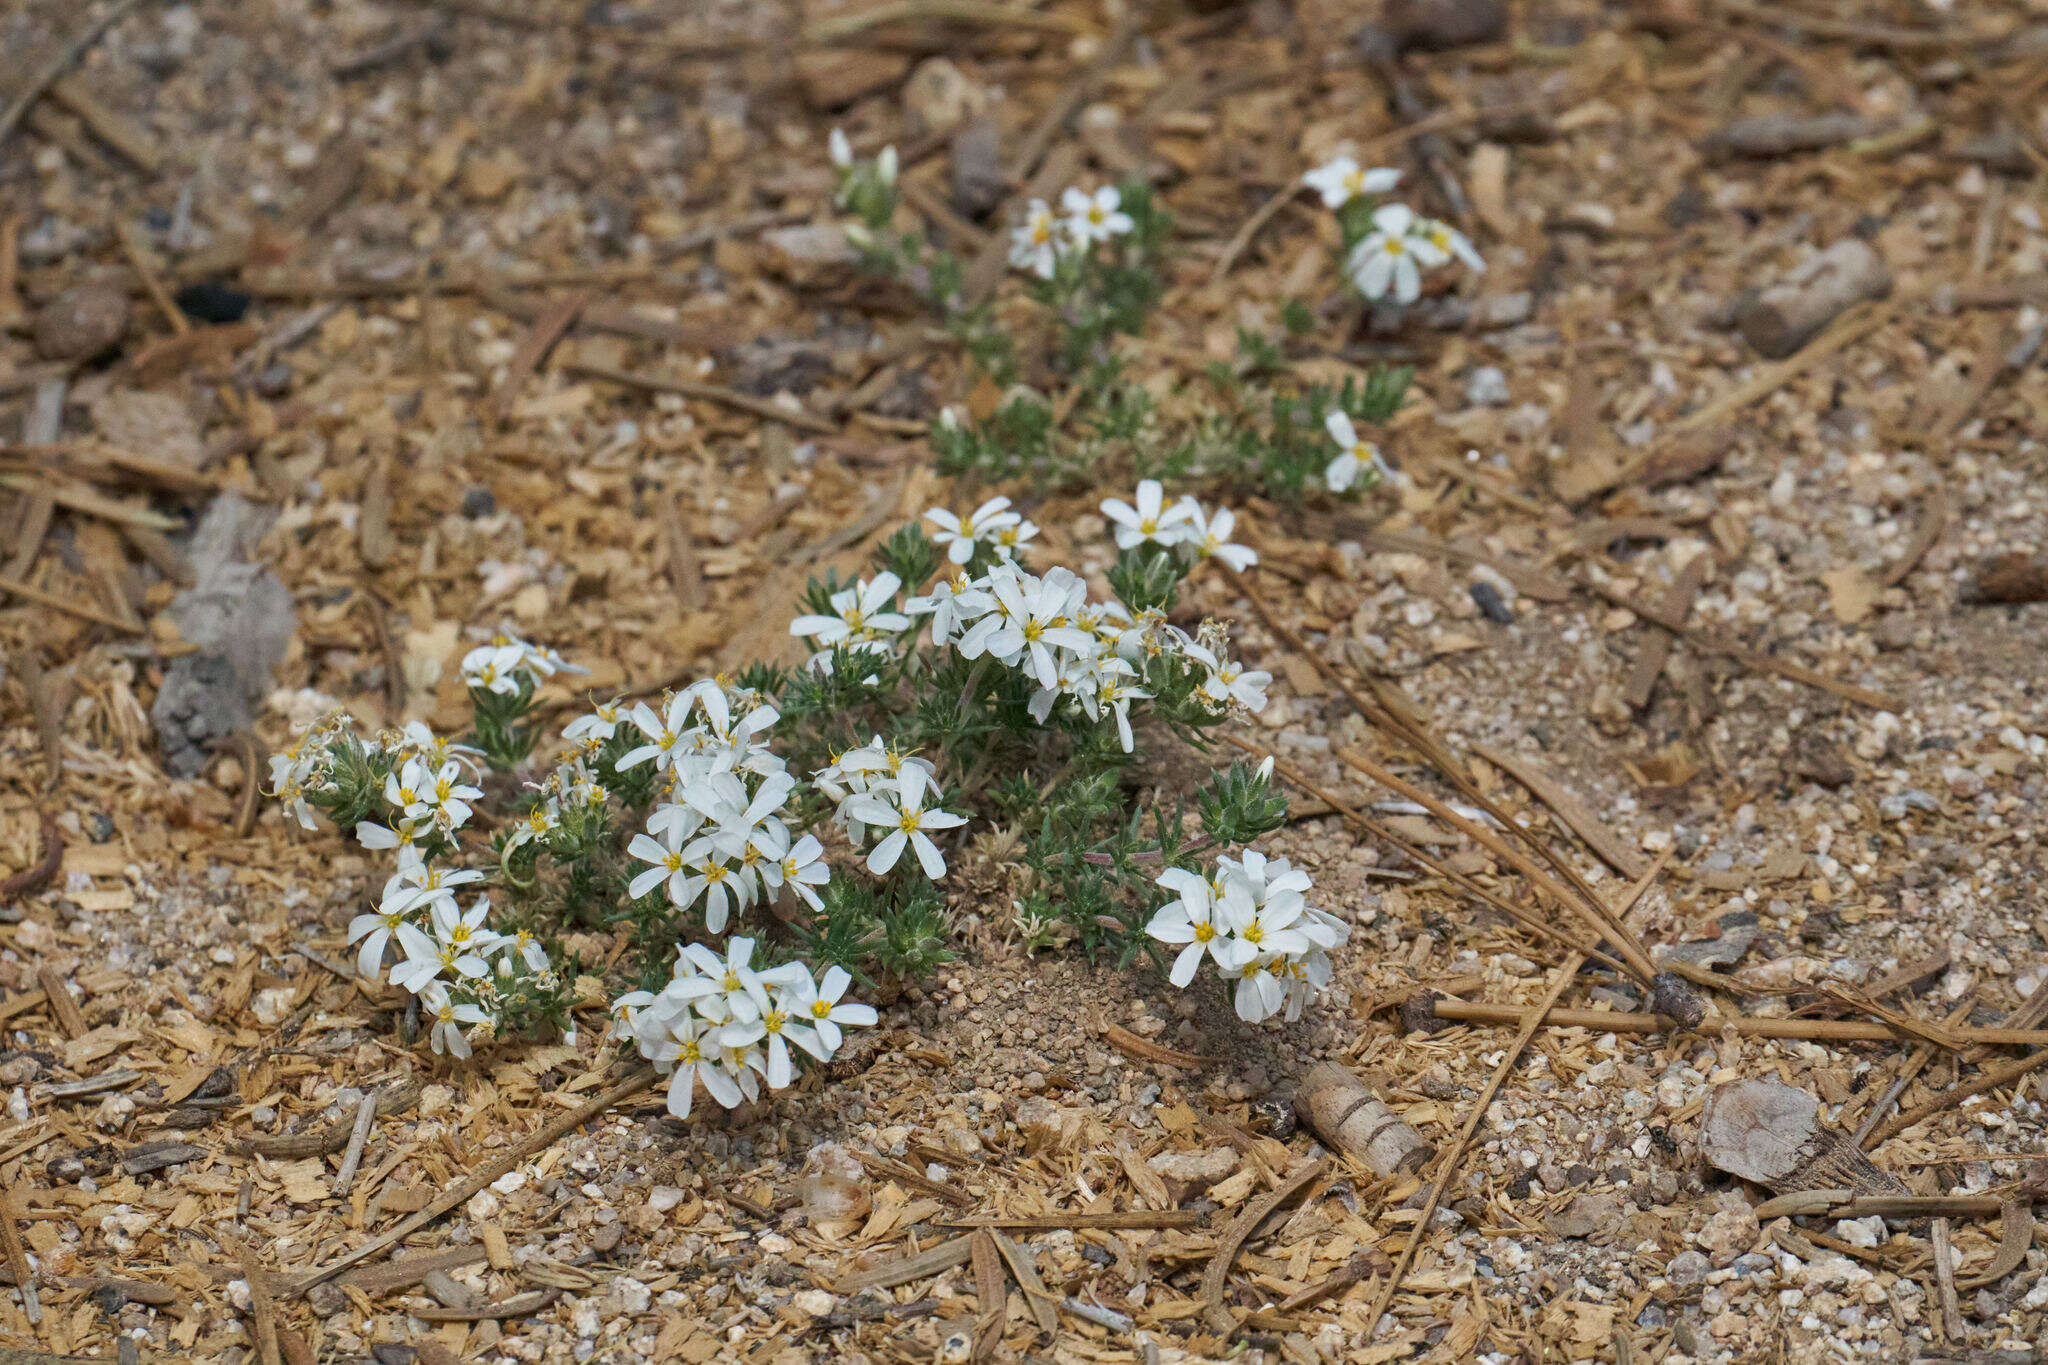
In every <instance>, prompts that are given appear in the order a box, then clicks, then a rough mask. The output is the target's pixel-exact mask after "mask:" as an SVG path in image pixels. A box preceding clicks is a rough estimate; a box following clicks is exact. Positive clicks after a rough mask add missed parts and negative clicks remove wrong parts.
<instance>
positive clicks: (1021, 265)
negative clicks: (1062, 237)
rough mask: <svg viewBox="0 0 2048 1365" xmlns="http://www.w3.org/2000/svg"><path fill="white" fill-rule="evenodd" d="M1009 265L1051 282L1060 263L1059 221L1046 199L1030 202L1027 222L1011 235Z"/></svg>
mask: <svg viewBox="0 0 2048 1365" xmlns="http://www.w3.org/2000/svg"><path fill="white" fill-rule="evenodd" d="M1010 264H1011V266H1013V267H1014V268H1016V269H1018V270H1028V271H1030V272H1031V273H1032V274H1034V275H1036V276H1038V278H1040V279H1042V280H1049V279H1051V278H1052V276H1053V271H1054V270H1055V269H1057V268H1058V264H1059V220H1058V219H1056V218H1054V217H1053V215H1052V210H1051V209H1049V208H1047V207H1046V204H1045V201H1044V200H1043V199H1034V200H1032V201H1031V207H1030V208H1028V209H1026V210H1025V211H1024V221H1023V222H1022V223H1020V224H1018V225H1017V229H1016V231H1014V232H1012V233H1011V234H1010Z"/></svg>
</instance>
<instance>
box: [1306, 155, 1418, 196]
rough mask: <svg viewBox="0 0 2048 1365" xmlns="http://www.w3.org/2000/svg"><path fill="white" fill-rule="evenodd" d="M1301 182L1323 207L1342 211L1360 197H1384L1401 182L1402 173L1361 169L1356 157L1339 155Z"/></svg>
mask: <svg viewBox="0 0 2048 1365" xmlns="http://www.w3.org/2000/svg"><path fill="white" fill-rule="evenodd" d="M1302 179H1303V180H1304V181H1305V182H1307V184H1308V187H1309V188H1310V189H1312V190H1314V191H1315V192H1316V193H1317V194H1319V195H1321V196H1322V197H1323V206H1324V207H1325V208H1331V209H1341V208H1343V207H1344V206H1345V205H1346V204H1348V203H1350V202H1351V201H1352V200H1354V199H1356V198H1358V196H1360V195H1361V194H1385V193H1386V192H1387V191H1388V190H1390V189H1392V188H1394V185H1395V184H1396V183H1397V182H1398V181H1399V180H1400V179H1401V173H1400V172H1399V171H1397V170H1394V169H1393V168H1391V167H1388V166H1370V167H1368V166H1361V165H1359V164H1358V162H1357V160H1356V159H1355V158H1352V157H1348V156H1340V157H1333V158H1332V159H1331V160H1329V161H1326V162H1324V163H1323V164H1322V165H1320V166H1318V167H1316V168H1315V169H1314V170H1312V171H1310V172H1309V173H1308V174H1307V175H1304V176H1303V177H1302Z"/></svg>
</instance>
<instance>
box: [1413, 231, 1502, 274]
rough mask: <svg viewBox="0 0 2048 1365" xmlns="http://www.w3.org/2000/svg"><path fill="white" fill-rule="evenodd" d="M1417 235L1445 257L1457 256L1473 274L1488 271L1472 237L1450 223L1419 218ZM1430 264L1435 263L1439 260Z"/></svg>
mask: <svg viewBox="0 0 2048 1365" xmlns="http://www.w3.org/2000/svg"><path fill="white" fill-rule="evenodd" d="M1415 235H1416V236H1417V237H1418V238H1420V239H1421V240H1423V241H1425V242H1427V243H1429V245H1431V246H1433V247H1435V248H1436V249H1437V250H1438V251H1439V252H1442V253H1443V255H1444V257H1445V259H1449V258H1451V257H1456V258H1457V259H1458V260H1459V261H1461V262H1463V264H1464V266H1465V268H1466V269H1468V270H1470V271H1471V272H1472V273H1473V274H1475V275H1479V274H1484V273H1485V272H1486V262H1485V261H1484V260H1482V259H1481V258H1480V255H1479V251H1478V249H1477V248H1476V247H1474V246H1473V245H1472V239H1471V238H1470V237H1467V236H1466V235H1465V234H1464V233H1462V232H1460V231H1458V230H1457V229H1456V228H1454V227H1452V226H1451V225H1450V224H1449V223H1446V222H1443V221H1441V220H1439V219H1436V218H1417V219H1416V220H1415ZM1428 264H1432V265H1434V264H1439V262H1429V263H1428Z"/></svg>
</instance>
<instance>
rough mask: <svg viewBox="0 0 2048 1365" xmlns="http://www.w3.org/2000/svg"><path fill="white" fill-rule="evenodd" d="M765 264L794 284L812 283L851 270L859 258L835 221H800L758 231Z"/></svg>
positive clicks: (844, 232) (843, 229)
mask: <svg viewBox="0 0 2048 1365" xmlns="http://www.w3.org/2000/svg"><path fill="white" fill-rule="evenodd" d="M760 240H761V245H762V247H763V248H764V249H765V250H766V251H767V253H768V264H769V265H770V266H771V267H772V268H773V269H774V270H775V272H776V273H777V274H780V275H782V276H784V277H786V278H788V279H789V280H790V281H791V282H793V283H796V284H815V283H818V282H820V281H822V280H826V279H829V278H832V277H834V276H839V275H844V274H847V273H848V272H850V271H851V270H852V269H853V267H854V265H855V264H856V263H857V262H858V261H859V260H860V253H859V252H857V251H855V250H854V249H853V243H851V242H849V241H847V240H846V229H845V228H844V227H842V226H840V225H839V224H838V223H799V224H796V225H795V226H793V227H783V228H775V229H773V230H771V231H768V232H764V233H762V234H761V239H760Z"/></svg>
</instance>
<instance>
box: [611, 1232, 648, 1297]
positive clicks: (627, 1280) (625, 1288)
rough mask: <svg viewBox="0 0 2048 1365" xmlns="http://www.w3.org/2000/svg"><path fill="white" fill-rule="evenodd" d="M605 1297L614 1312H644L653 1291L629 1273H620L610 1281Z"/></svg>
mask: <svg viewBox="0 0 2048 1365" xmlns="http://www.w3.org/2000/svg"><path fill="white" fill-rule="evenodd" d="M614 1226H616V1225H614ZM605 1297H606V1298H607V1299H608V1300H610V1302H611V1304H612V1307H613V1308H614V1310H615V1311H616V1312H619V1313H626V1314H634V1313H645V1312H646V1311H647V1309H648V1306H649V1305H650V1304H652V1303H653V1302H654V1291H652V1290H650V1289H649V1288H648V1287H647V1286H646V1285H644V1284H642V1283H640V1281H638V1280H636V1279H634V1278H633V1277H632V1276H630V1275H621V1276H619V1278H618V1279H616V1280H613V1281H612V1284H611V1288H610V1290H608V1291H607V1292H606V1294H605Z"/></svg>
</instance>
